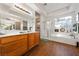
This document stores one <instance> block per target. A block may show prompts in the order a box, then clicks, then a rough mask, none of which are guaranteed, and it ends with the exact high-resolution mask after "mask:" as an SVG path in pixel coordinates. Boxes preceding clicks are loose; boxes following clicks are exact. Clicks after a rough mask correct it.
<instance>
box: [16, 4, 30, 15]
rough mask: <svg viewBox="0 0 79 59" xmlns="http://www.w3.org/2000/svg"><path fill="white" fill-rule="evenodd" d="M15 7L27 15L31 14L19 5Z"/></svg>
mask: <svg viewBox="0 0 79 59" xmlns="http://www.w3.org/2000/svg"><path fill="white" fill-rule="evenodd" d="M15 7H16V8H18V9H19V10H21V11H24V12H26V13H28V14H31V13H30V12H28V11H26V10H24V9H23V8H21V7H19V6H17V5H15Z"/></svg>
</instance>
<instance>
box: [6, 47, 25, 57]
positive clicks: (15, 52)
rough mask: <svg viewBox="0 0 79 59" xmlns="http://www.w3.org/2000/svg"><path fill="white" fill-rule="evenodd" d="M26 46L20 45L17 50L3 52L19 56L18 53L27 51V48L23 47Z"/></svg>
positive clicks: (21, 53)
mask: <svg viewBox="0 0 79 59" xmlns="http://www.w3.org/2000/svg"><path fill="white" fill-rule="evenodd" d="M25 47H26V46H24V47H21V48H19V49H17V50H14V51H12V52H10V53H5V56H20V55H23V54H25V53H26V52H27V48H25Z"/></svg>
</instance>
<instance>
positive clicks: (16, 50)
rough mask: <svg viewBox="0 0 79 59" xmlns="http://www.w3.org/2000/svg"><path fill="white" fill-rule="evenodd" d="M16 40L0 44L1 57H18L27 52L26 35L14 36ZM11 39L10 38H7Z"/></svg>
mask: <svg viewBox="0 0 79 59" xmlns="http://www.w3.org/2000/svg"><path fill="white" fill-rule="evenodd" d="M14 37H16V39H17V40H15V41H11V42H7V43H5V44H2V55H5V56H18V55H22V54H24V53H25V52H27V51H28V49H27V35H19V36H14ZM9 38H10V39H11V37H9Z"/></svg>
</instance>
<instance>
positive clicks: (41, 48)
mask: <svg viewBox="0 0 79 59" xmlns="http://www.w3.org/2000/svg"><path fill="white" fill-rule="evenodd" d="M27 55H28V56H79V48H76V47H75V46H71V45H67V44H62V43H57V42H53V41H41V42H40V44H39V45H38V46H36V47H34V48H32V49H31V50H30V51H29V52H28V53H27V54H25V56H27Z"/></svg>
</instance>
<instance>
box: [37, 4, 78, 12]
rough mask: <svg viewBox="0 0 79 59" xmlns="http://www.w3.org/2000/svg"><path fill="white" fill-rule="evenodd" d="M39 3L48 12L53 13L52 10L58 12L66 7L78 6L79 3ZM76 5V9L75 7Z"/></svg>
mask: <svg viewBox="0 0 79 59" xmlns="http://www.w3.org/2000/svg"><path fill="white" fill-rule="evenodd" d="M37 5H40V7H41V8H42V9H43V10H45V11H46V13H51V12H57V11H59V10H61V9H66V8H72V7H74V6H75V7H76V6H77V7H78V6H79V4H78V3H47V5H44V3H39V4H37ZM75 7H74V9H75Z"/></svg>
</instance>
